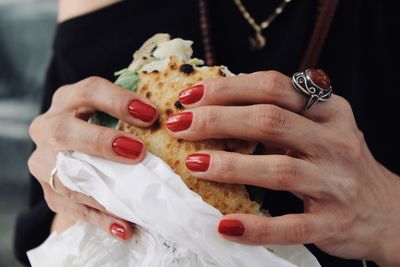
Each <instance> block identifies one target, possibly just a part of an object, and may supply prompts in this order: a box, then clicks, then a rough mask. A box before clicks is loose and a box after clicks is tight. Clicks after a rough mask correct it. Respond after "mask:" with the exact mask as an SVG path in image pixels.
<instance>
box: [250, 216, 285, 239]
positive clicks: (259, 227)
mask: <svg viewBox="0 0 400 267" xmlns="http://www.w3.org/2000/svg"><path fill="white" fill-rule="evenodd" d="M251 230H252V232H251V233H250V234H251V236H253V237H254V238H255V239H256V240H258V241H259V242H260V243H264V244H265V243H268V240H269V239H270V237H271V236H273V235H274V234H275V233H277V232H278V231H277V229H276V226H274V225H272V224H269V223H268V222H267V221H266V220H256V221H254V227H252V228H251Z"/></svg>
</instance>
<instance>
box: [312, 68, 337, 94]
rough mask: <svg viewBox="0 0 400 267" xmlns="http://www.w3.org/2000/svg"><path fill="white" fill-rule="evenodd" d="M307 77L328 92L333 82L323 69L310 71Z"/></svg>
mask: <svg viewBox="0 0 400 267" xmlns="http://www.w3.org/2000/svg"><path fill="white" fill-rule="evenodd" d="M307 75H308V77H310V79H311V80H312V81H313V83H315V84H316V85H317V86H318V87H320V88H321V89H323V90H328V89H329V88H330V87H331V80H330V79H329V77H328V75H326V73H325V72H324V71H323V70H321V69H309V70H307Z"/></svg>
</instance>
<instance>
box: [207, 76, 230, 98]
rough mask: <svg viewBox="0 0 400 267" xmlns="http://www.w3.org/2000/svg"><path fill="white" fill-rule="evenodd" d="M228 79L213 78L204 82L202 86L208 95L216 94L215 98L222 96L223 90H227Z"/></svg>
mask: <svg viewBox="0 0 400 267" xmlns="http://www.w3.org/2000/svg"><path fill="white" fill-rule="evenodd" d="M229 82H230V79H229V77H228V78H214V79H208V80H205V81H204V85H205V87H206V88H207V93H208V94H216V96H218V95H220V94H222V91H223V90H224V89H227V88H229Z"/></svg>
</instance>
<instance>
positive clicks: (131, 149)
mask: <svg viewBox="0 0 400 267" xmlns="http://www.w3.org/2000/svg"><path fill="white" fill-rule="evenodd" d="M112 148H113V150H114V152H115V153H117V154H118V155H120V156H123V157H126V158H130V159H137V158H138V157H139V156H140V154H141V153H142V150H143V143H141V142H139V141H137V140H134V139H130V138H127V137H123V136H121V137H118V138H116V139H114V142H113V143H112Z"/></svg>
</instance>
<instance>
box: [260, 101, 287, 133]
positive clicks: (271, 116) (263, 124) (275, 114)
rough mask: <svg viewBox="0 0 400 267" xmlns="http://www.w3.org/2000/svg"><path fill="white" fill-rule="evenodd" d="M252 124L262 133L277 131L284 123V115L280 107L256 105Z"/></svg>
mask: <svg viewBox="0 0 400 267" xmlns="http://www.w3.org/2000/svg"><path fill="white" fill-rule="evenodd" d="M253 114H254V124H255V126H256V127H257V128H258V130H259V131H261V132H262V133H263V134H275V133H279V132H280V131H281V130H282V129H283V128H284V127H285V125H286V117H285V114H284V113H283V112H282V110H281V109H280V108H278V107H277V106H274V105H259V106H256V108H255V112H254V113H253Z"/></svg>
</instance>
